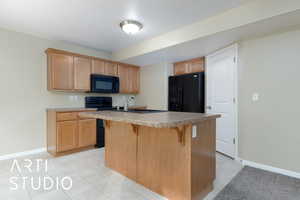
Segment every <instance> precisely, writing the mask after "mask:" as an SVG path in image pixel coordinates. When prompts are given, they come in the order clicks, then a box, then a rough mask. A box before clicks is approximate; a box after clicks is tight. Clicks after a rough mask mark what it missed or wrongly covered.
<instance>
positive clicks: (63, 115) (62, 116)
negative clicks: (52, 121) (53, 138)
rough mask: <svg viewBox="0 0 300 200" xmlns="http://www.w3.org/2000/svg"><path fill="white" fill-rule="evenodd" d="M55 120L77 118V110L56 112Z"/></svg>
mask: <svg viewBox="0 0 300 200" xmlns="http://www.w3.org/2000/svg"><path fill="white" fill-rule="evenodd" d="M56 119H57V121H69V120H76V119H77V112H66V113H57V115H56Z"/></svg>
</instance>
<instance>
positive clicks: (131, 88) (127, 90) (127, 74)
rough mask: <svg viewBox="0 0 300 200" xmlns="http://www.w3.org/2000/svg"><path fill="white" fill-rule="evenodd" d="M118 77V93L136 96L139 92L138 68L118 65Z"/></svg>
mask: <svg viewBox="0 0 300 200" xmlns="http://www.w3.org/2000/svg"><path fill="white" fill-rule="evenodd" d="M118 76H119V79H120V93H123V94H137V93H139V91H140V68H139V67H135V66H131V65H126V64H120V65H118Z"/></svg>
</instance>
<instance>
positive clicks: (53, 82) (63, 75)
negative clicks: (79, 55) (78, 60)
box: [48, 54, 74, 90]
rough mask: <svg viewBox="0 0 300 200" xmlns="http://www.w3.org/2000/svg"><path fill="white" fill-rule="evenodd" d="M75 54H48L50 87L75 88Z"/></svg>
mask: <svg viewBox="0 0 300 200" xmlns="http://www.w3.org/2000/svg"><path fill="white" fill-rule="evenodd" d="M73 62H74V61H73V56H70V55H63V54H48V89H49V90H51V89H54V90H72V89H73V88H74V67H73Z"/></svg>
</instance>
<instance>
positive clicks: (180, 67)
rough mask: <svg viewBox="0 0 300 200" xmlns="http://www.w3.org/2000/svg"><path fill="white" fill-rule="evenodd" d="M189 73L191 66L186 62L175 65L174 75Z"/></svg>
mask: <svg viewBox="0 0 300 200" xmlns="http://www.w3.org/2000/svg"><path fill="white" fill-rule="evenodd" d="M187 73H189V66H188V63H186V62H180V63H175V64H174V74H175V75H181V74H187Z"/></svg>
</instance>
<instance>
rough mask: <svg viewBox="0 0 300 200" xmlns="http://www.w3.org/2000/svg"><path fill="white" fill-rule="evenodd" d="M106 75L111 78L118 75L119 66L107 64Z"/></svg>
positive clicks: (111, 63)
mask: <svg viewBox="0 0 300 200" xmlns="http://www.w3.org/2000/svg"><path fill="white" fill-rule="evenodd" d="M104 74H105V75H109V76H117V75H118V64H116V63H113V62H105V69H104Z"/></svg>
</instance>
